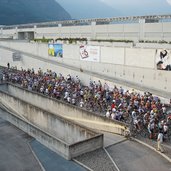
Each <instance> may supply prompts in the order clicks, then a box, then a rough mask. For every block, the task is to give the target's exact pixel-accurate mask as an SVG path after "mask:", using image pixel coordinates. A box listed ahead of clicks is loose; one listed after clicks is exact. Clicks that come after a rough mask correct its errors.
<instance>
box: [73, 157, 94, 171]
mask: <svg viewBox="0 0 171 171" xmlns="http://www.w3.org/2000/svg"><path fill="white" fill-rule="evenodd" d="M72 160H73V161H74V162H75V163H78V164H79V165H80V166H82V167H84V168H86V169H87V170H88V171H93V170H92V169H90V168H89V167H87V166H86V165H84V164H83V163H81V162H79V161H78V160H76V159H72Z"/></svg>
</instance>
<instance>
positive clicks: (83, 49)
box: [80, 45, 100, 62]
mask: <svg viewBox="0 0 171 171" xmlns="http://www.w3.org/2000/svg"><path fill="white" fill-rule="evenodd" d="M80 60H82V61H92V62H99V61H100V47H99V46H86V45H81V46H80Z"/></svg>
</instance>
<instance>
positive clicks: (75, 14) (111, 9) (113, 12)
mask: <svg viewBox="0 0 171 171" xmlns="http://www.w3.org/2000/svg"><path fill="white" fill-rule="evenodd" d="M56 1H57V2H58V3H59V4H61V5H62V6H63V7H64V8H65V9H66V10H67V11H68V12H69V13H70V15H71V17H72V18H75V19H81V18H106V17H116V16H133V15H159V14H171V0H85V1H83V0H56Z"/></svg>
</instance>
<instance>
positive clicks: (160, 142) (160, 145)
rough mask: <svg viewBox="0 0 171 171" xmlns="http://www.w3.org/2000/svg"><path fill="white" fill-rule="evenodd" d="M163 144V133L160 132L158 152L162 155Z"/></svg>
mask: <svg viewBox="0 0 171 171" xmlns="http://www.w3.org/2000/svg"><path fill="white" fill-rule="evenodd" d="M162 142H163V133H162V131H159V134H158V137H157V150H158V151H161V153H163V152H164V150H163V147H162Z"/></svg>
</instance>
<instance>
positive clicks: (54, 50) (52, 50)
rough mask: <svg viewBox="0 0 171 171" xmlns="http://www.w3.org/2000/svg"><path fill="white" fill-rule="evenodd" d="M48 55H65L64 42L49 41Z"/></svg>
mask: <svg viewBox="0 0 171 171" xmlns="http://www.w3.org/2000/svg"><path fill="white" fill-rule="evenodd" d="M48 55H49V56H55V57H61V58H62V57H63V48H62V44H54V43H49V44H48Z"/></svg>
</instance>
